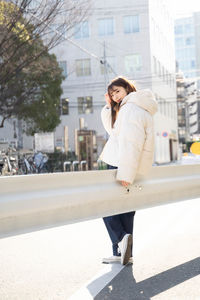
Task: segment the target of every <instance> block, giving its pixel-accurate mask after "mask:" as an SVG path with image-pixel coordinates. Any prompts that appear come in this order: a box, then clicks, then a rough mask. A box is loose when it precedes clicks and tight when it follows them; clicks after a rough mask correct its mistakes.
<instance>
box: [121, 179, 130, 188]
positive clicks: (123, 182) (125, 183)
mask: <svg viewBox="0 0 200 300" xmlns="http://www.w3.org/2000/svg"><path fill="white" fill-rule="evenodd" d="M129 184H130V182H127V181H123V180H122V181H121V185H123V186H124V187H128V186H129Z"/></svg>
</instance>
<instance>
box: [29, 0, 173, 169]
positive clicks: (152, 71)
mask: <svg viewBox="0 0 200 300" xmlns="http://www.w3.org/2000/svg"><path fill="white" fill-rule="evenodd" d="M65 34H66V37H67V34H68V33H65ZM73 34H74V35H73V37H72V38H71V39H72V41H73V43H75V44H77V46H75V45H74V44H72V43H70V42H69V41H67V40H65V41H64V42H63V43H62V44H60V45H59V46H57V47H56V48H54V49H53V52H54V53H55V54H56V56H57V59H58V61H59V63H60V65H61V66H62V68H63V73H64V75H65V77H66V79H65V80H64V82H63V96H62V99H61V107H62V109H61V111H62V115H61V120H62V121H61V124H60V125H59V126H58V127H57V128H56V130H55V134H54V137H55V146H56V147H61V148H63V150H65V151H66V150H67V148H68V150H69V149H71V150H75V149H77V143H78V140H77V129H79V128H80V125H79V124H80V123H81V124H82V126H81V128H82V129H85V128H87V129H88V130H93V131H95V135H96V136H95V137H94V138H95V143H96V149H95V151H96V152H97V155H96V156H97V157H98V154H99V153H100V152H101V150H102V147H103V145H104V143H105V141H106V139H107V135H106V132H105V130H104V128H103V126H102V123H101V119H100V111H101V108H102V107H103V105H104V103H105V100H104V93H105V91H106V86H107V84H108V82H109V80H110V79H112V78H113V77H115V76H116V75H123V76H127V77H128V78H129V79H133V80H134V81H135V83H136V87H137V88H138V89H143V88H150V89H152V90H153V92H154V93H155V95H156V98H157V100H158V102H159V112H158V113H157V115H156V117H155V141H156V152H155V162H158V163H165V162H169V161H170V160H174V159H176V157H177V148H178V145H177V108H176V83H175V54H174V24H173V20H172V17H171V15H170V12H169V10H168V7H167V1H164V0H163V1H162V0H124V1H119V0H106V1H105V0H104V1H100V0H94V1H93V6H92V8H91V15H90V17H89V18H88V20H87V21H85V22H83V23H81V24H79V25H77V27H76V28H75V29H74V32H73ZM69 35H70V34H69ZM81 47H82V48H84V49H86V50H87V51H85V50H83V49H81ZM80 119H81V122H80ZM83 121H84V125H83ZM28 143H29V141H28ZM66 145H67V146H66ZM24 146H25V147H27V146H28V145H24Z"/></svg>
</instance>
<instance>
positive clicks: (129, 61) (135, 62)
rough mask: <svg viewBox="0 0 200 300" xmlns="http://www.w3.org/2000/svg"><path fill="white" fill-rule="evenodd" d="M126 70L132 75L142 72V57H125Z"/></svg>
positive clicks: (137, 55)
mask: <svg viewBox="0 0 200 300" xmlns="http://www.w3.org/2000/svg"><path fill="white" fill-rule="evenodd" d="M125 70H126V72H127V73H132V72H136V71H141V70H142V57H141V55H140V54H131V55H126V56H125Z"/></svg>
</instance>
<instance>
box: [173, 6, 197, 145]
mask: <svg viewBox="0 0 200 300" xmlns="http://www.w3.org/2000/svg"><path fill="white" fill-rule="evenodd" d="M175 50H176V61H177V64H178V68H179V70H180V71H181V72H182V73H183V77H184V78H185V79H184V78H183V77H182V84H181V85H182V87H180V86H177V87H178V89H179V90H180V89H181V88H182V89H183V88H184V86H185V87H186V89H185V96H184V97H185V100H184V102H185V104H184V105H186V106H187V107H188V109H186V115H185V118H186V120H185V124H186V125H187V126H186V127H187V128H186V132H185V137H184V139H185V141H192V140H193V139H196V137H197V136H199V137H200V135H199V133H200V122H199V118H200V114H199V113H200V107H199V101H198V100H199V99H198V98H199V96H198V95H199V89H200V58H199V53H200V12H195V13H193V14H192V15H191V16H190V17H187V18H181V19H177V20H176V21H175ZM179 79H180V78H179ZM183 82H184V83H183ZM178 84H179V85H180V83H178ZM188 88H189V90H188ZM181 94H182V93H181ZM178 97H179V95H178ZM181 97H182V96H181ZM179 98H180V97H179ZM179 104H180V101H179ZM180 118H181V115H179V119H180ZM180 130H181V131H182V129H181V128H180ZM182 133H183V132H182Z"/></svg>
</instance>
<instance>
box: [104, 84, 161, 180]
mask: <svg viewBox="0 0 200 300" xmlns="http://www.w3.org/2000/svg"><path fill="white" fill-rule="evenodd" d="M156 111H157V102H156V100H155V98H154V95H153V93H152V92H151V91H150V90H147V89H146V90H140V91H137V92H132V93H130V94H128V95H127V96H126V97H124V99H123V101H122V103H121V105H120V110H119V113H118V116H117V120H116V121H115V123H114V127H113V128H112V126H111V109H110V108H108V107H107V106H104V107H103V109H102V112H101V118H102V122H103V125H104V127H105V129H106V131H107V132H108V134H109V135H110V137H109V139H108V141H107V143H106V145H105V146H104V149H103V151H102V153H101V155H100V159H101V160H102V161H104V162H105V163H107V164H109V165H112V166H116V167H118V170H117V178H116V179H117V180H123V181H127V182H130V183H133V181H134V179H135V176H136V174H141V175H144V174H146V173H147V172H148V171H149V169H150V168H151V166H152V162H153V155H154V130H153V115H154V114H155V113H156Z"/></svg>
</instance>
